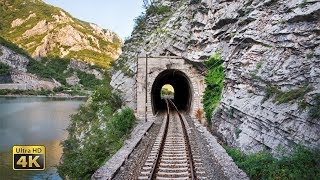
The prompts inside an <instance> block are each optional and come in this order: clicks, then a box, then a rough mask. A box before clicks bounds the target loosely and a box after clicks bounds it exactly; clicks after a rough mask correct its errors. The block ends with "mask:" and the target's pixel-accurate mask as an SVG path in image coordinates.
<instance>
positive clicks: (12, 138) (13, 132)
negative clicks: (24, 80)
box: [0, 97, 83, 179]
mask: <svg viewBox="0 0 320 180" xmlns="http://www.w3.org/2000/svg"><path fill="white" fill-rule="evenodd" d="M82 102H83V101H81V100H70V99H69V100H68V99H67V100H66V99H54V98H35V97H32V98H21V97H20V98H0V179H60V177H59V176H58V175H57V173H56V169H55V167H54V166H55V165H57V164H58V162H59V160H60V157H61V153H62V148H61V146H60V141H61V140H63V139H64V138H65V137H66V136H67V133H66V131H65V129H66V127H67V126H68V123H69V116H70V114H73V113H75V112H76V111H77V109H78V108H79V106H80V104H81V103H82ZM13 145H45V146H46V170H45V171H14V170H12V146H13Z"/></svg>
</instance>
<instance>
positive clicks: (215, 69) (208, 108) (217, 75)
mask: <svg viewBox="0 0 320 180" xmlns="http://www.w3.org/2000/svg"><path fill="white" fill-rule="evenodd" d="M222 63H223V61H222V59H221V56H220V53H214V54H213V55H212V56H211V57H210V58H209V59H208V60H207V61H205V65H206V66H207V68H208V69H209V72H208V73H207V74H206V76H205V82H206V84H207V87H206V89H205V91H204V96H203V104H204V111H205V114H206V118H207V121H208V124H209V125H210V124H211V117H212V113H213V111H214V109H215V108H216V107H217V105H218V104H219V102H220V99H221V93H222V89H223V80H224V69H223V67H222Z"/></svg>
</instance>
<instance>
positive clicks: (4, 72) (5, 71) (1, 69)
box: [0, 62, 10, 76]
mask: <svg viewBox="0 0 320 180" xmlns="http://www.w3.org/2000/svg"><path fill="white" fill-rule="evenodd" d="M8 75H10V66H8V65H7V64H4V63H2V62H0V76H8Z"/></svg>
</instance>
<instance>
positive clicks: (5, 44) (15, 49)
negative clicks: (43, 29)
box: [0, 36, 31, 58]
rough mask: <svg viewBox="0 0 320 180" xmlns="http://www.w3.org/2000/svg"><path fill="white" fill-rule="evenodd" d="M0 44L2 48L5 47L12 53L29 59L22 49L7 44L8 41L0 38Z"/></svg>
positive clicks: (9, 43)
mask: <svg viewBox="0 0 320 180" xmlns="http://www.w3.org/2000/svg"><path fill="white" fill-rule="evenodd" d="M0 44H1V45H2V46H5V47H7V48H8V49H11V50H12V51H14V52H16V53H19V54H21V55H23V56H25V57H28V58H31V57H30V55H29V54H28V53H27V52H26V51H25V50H23V49H21V48H19V47H18V46H17V45H15V44H13V43H11V42H9V41H8V40H6V39H4V38H3V37H1V36H0Z"/></svg>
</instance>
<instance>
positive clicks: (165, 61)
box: [136, 56, 205, 119]
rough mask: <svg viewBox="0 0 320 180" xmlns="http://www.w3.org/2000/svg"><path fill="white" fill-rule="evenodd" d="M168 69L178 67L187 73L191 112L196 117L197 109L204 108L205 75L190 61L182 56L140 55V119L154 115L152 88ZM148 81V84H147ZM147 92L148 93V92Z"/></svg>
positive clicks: (138, 70)
mask: <svg viewBox="0 0 320 180" xmlns="http://www.w3.org/2000/svg"><path fill="white" fill-rule="evenodd" d="M167 69H177V70H179V71H181V72H183V73H185V74H186V75H187V77H188V78H189V79H190V81H191V85H190V86H191V87H192V92H193V97H192V98H193V99H192V103H191V107H190V114H191V116H192V117H195V114H196V111H197V110H199V109H200V110H203V106H202V99H201V98H202V96H203V92H204V89H205V84H204V77H203V76H202V75H201V74H200V73H199V72H198V71H197V70H196V69H195V68H194V67H193V66H192V65H191V64H189V63H187V62H186V61H185V60H184V59H182V58H181V57H176V56H160V57H138V66H137V76H136V77H137V79H136V80H137V88H136V89H137V95H136V97H137V106H136V107H137V109H136V111H137V112H136V113H137V115H138V117H139V118H140V119H149V118H146V115H147V117H152V116H153V113H152V103H151V89H152V85H153V82H154V81H155V79H156V78H157V76H158V75H159V74H160V73H161V72H163V71H164V70H167ZM146 74H147V76H146ZM146 83H147V86H146ZM146 88H147V90H146ZM146 92H147V94H146Z"/></svg>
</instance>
